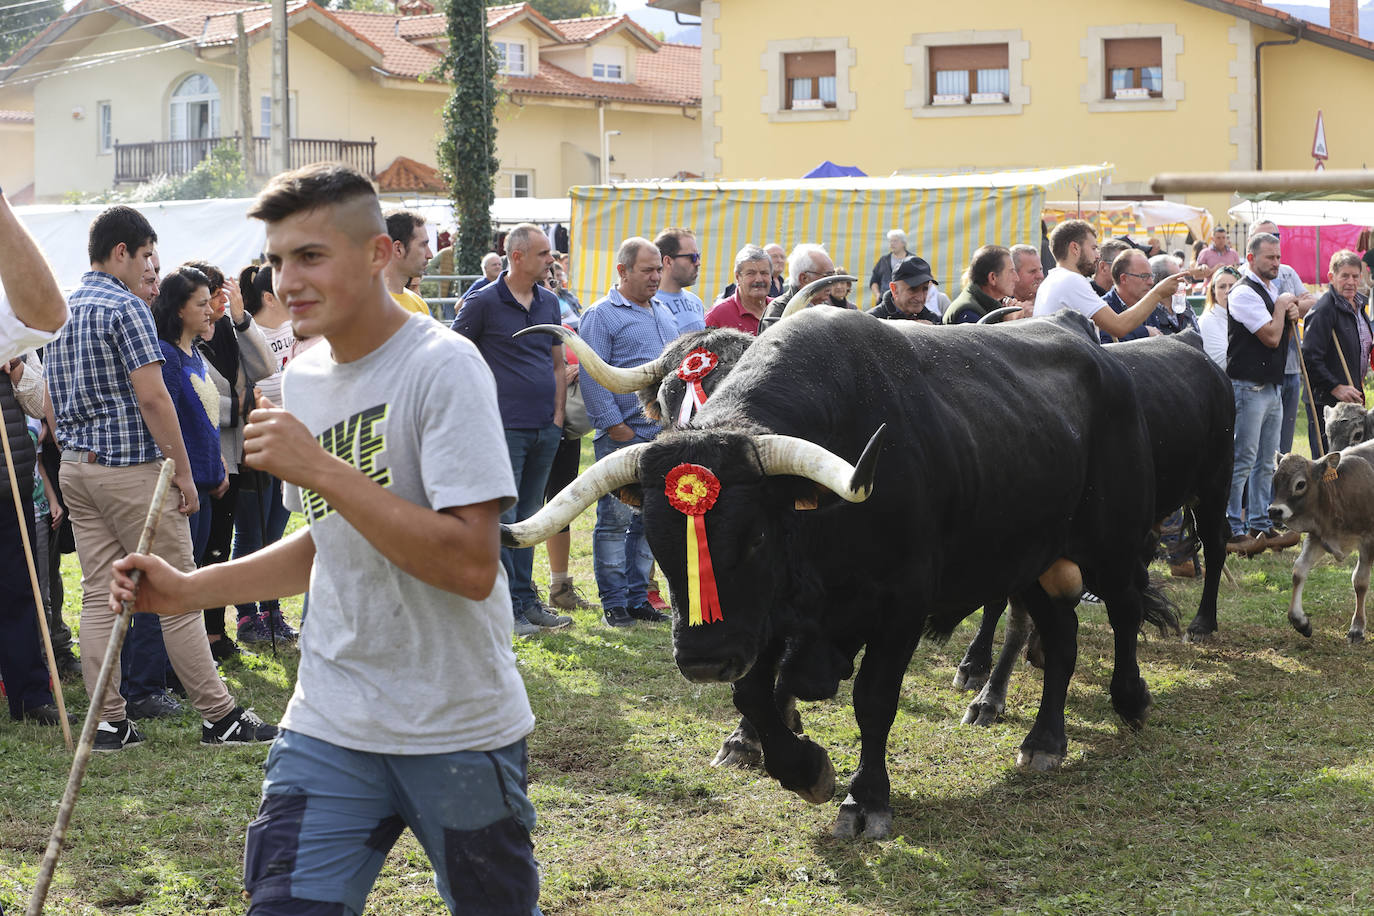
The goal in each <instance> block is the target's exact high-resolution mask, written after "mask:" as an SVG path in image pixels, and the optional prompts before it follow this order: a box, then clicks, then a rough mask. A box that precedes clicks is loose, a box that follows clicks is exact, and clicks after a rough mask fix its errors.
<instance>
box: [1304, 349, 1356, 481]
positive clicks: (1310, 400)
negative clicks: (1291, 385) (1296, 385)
mask: <svg viewBox="0 0 1374 916" xmlns="http://www.w3.org/2000/svg"><path fill="white" fill-rule="evenodd" d="M1339 349H1340V348H1339V347H1337V350H1339ZM1341 359H1342V360H1344V359H1345V357H1344V356H1342V357H1341ZM1298 368H1299V369H1301V370H1302V384H1303V387H1305V388H1306V389H1307V406H1308V408H1309V409H1311V410H1316V409H1317V401H1316V399H1315V398H1314V397H1312V380H1311V379H1310V378H1308V377H1307V360H1305V359H1303V356H1302V350H1299V351H1298ZM1308 419H1310V420H1311V421H1312V425H1313V426H1315V427H1316V428H1317V444H1318V445H1320V446H1321V449H1322V454H1323V455H1325V454H1326V436H1324V435H1322V425H1321V424H1320V423H1319V422H1317V418H1316V417H1309V418H1308Z"/></svg>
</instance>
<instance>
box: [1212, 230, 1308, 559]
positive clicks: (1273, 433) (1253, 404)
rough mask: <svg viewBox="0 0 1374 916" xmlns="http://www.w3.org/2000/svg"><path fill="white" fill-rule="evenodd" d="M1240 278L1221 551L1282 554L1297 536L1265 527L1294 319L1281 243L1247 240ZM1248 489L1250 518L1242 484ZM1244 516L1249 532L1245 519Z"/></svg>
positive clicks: (1233, 300)
mask: <svg viewBox="0 0 1374 916" xmlns="http://www.w3.org/2000/svg"><path fill="white" fill-rule="evenodd" d="M1246 247H1247V251H1246V258H1245V259H1246V261H1247V262H1248V263H1247V266H1246V268H1245V273H1244V276H1243V277H1242V278H1241V281H1240V282H1239V283H1237V284H1236V285H1235V287H1234V288H1233V289H1232V290H1231V295H1230V300H1229V310H1228V317H1227V328H1228V330H1227V346H1226V357H1227V365H1226V374H1227V375H1229V376H1230V377H1231V387H1232V389H1233V391H1234V392H1235V397H1236V440H1235V441H1236V452H1235V465H1234V469H1233V470H1232V472H1231V498H1230V500H1228V502H1227V504H1226V518H1227V521H1228V522H1229V523H1230V526H1231V538H1230V540H1228V541H1227V542H1226V549H1227V550H1228V551H1232V552H1236V553H1247V554H1248V553H1256V552H1258V551H1260V550H1263V549H1265V548H1266V547H1269V548H1273V549H1275V550H1281V549H1283V548H1284V547H1288V546H1292V545H1293V544H1294V543H1296V542H1297V534H1296V533H1294V532H1285V533H1284V534H1282V535H1280V534H1278V533H1277V532H1275V531H1274V529H1273V527H1272V526H1271V525H1270V524H1269V518H1268V510H1269V500H1270V497H1271V496H1272V495H1273V482H1274V466H1273V455H1274V453H1275V452H1277V451H1278V448H1279V433H1280V427H1281V426H1282V424H1283V400H1282V394H1281V389H1282V387H1283V371H1284V365H1285V363H1286V360H1287V355H1288V337H1289V335H1290V334H1292V333H1293V322H1296V321H1297V320H1298V317H1299V310H1298V300H1297V297H1295V296H1294V295H1292V294H1291V293H1284V294H1282V295H1279V292H1278V289H1277V287H1276V286H1275V285H1274V280H1275V278H1277V277H1278V274H1279V240H1278V238H1277V237H1276V236H1273V235H1270V234H1268V233H1266V232H1259V233H1256V234H1254V235H1252V236H1251V237H1250V243H1249V245H1247V246H1246ZM1247 483H1248V484H1249V493H1248V512H1247V511H1246V509H1247V505H1246V503H1247V493H1246V484H1247ZM1247 515H1248V526H1247V519H1246V516H1247Z"/></svg>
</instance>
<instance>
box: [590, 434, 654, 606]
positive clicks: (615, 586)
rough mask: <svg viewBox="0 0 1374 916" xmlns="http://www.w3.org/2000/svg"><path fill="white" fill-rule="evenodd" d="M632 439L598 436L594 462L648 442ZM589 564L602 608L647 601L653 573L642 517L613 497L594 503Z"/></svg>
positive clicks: (652, 561) (633, 604) (637, 604)
mask: <svg viewBox="0 0 1374 916" xmlns="http://www.w3.org/2000/svg"><path fill="white" fill-rule="evenodd" d="M648 441H649V440H648V439H643V438H641V437H639V436H635V437H634V438H633V439H631V440H630V441H628V442H616V441H615V440H614V439H612V438H611V437H610V436H605V435H603V436H598V437H597V439H596V441H595V442H594V443H592V446H593V450H594V451H595V453H596V460H597V461H600V460H601V459H602V458H605V457H606V456H607V455H609V454H610V453H611V452H614V451H618V450H619V449H622V448H624V447H625V446H627V445H638V444H642V443H644V442H648ZM592 563H593V566H594V568H595V570H596V590H597V592H599V593H600V595H601V606H602V607H603V608H612V607H623V608H632V607H638V606H639V605H641V604H644V603H645V602H647V601H648V600H649V574H650V573H651V572H652V571H653V566H654V555H653V553H652V552H650V550H649V543H648V542H647V541H645V540H644V517H643V516H642V515H640V513H639V510H638V509H632V508H630V507H629V506H627V505H625V504H624V503H623V502H621V501H620V500H618V499H616V497H615V495H614V494H608V495H606V496H603V497H601V499H599V500H598V501H597V503H596V529H595V530H594V531H593V532H592Z"/></svg>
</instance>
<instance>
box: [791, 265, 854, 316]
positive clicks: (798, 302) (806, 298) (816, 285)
mask: <svg viewBox="0 0 1374 916" xmlns="http://www.w3.org/2000/svg"><path fill="white" fill-rule="evenodd" d="M858 280H859V278H858V277H851V276H849V275H848V274H835V275H834V276H830V277H821V278H820V279H819V280H812V281H811V282H810V283H808V284H806V285H805V286H803V287H802V288H801V289H799V290H797V291H796V292H795V293H793V294H792V296H791V298H790V299H788V300H787V308H785V309H783V310H782V315H780V316H779V317H778V320H779V321H782V319H783V318H787V317H788V316H790V315H795V314H796V313H797V312H800V311H801V310H802V309H804V308H806V306H807V305H809V304H810V302H811V297H812V296H814V295H815V294H816V290H818V289H820V288H821V287H822V286H829V285H830V284H832V283H844V282H845V281H848V282H850V283H857V282H858Z"/></svg>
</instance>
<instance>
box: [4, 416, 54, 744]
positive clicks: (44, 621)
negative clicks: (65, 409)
mask: <svg viewBox="0 0 1374 916" xmlns="http://www.w3.org/2000/svg"><path fill="white" fill-rule="evenodd" d="M0 444H3V445H4V447H5V470H7V471H9V474H10V495H11V496H12V497H13V498H14V514H15V516H16V517H17V518H18V519H19V536H20V537H21V538H22V539H23V541H24V559H25V560H27V561H28V564H29V588H31V589H32V590H33V606H34V609H35V610H37V611H38V632H40V633H42V634H43V654H44V657H45V658H46V659H47V662H48V677H50V678H51V679H52V696H53V699H54V700H55V701H57V719H58V721H59V722H61V723H62V739H63V740H64V741H66V742H67V750H68V751H70V750H71V749H72V727H71V724H70V723H68V722H67V703H66V701H65V700H64V699H63V697H62V677H61V675H59V674H58V673H57V659H56V658H54V657H53V654H52V636H51V635H50V634H49V633H48V613H47V611H45V610H43V591H42V590H41V589H40V588H39V587H38V569H37V568H36V567H35V566H34V564H33V545H32V544H30V543H29V524H28V519H26V518H24V501H23V499H21V498H20V496H19V479H18V478H17V477H15V476H14V453H13V452H11V451H10V432H9V430H8V429H7V428H6V426H5V423H4V421H3V420H0ZM29 487H30V489H32V487H33V484H32V483H30V484H29Z"/></svg>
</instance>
